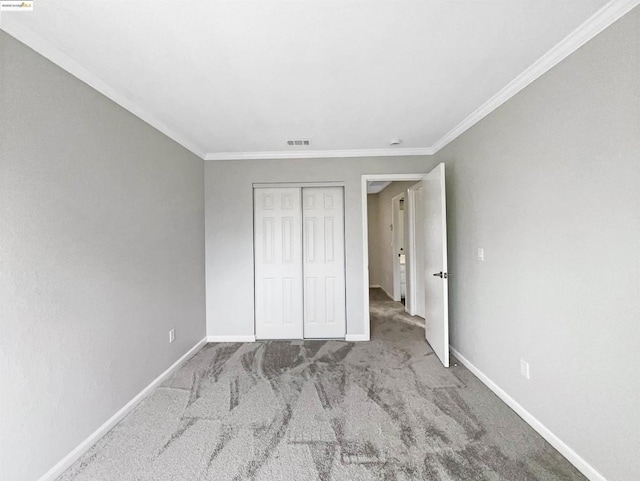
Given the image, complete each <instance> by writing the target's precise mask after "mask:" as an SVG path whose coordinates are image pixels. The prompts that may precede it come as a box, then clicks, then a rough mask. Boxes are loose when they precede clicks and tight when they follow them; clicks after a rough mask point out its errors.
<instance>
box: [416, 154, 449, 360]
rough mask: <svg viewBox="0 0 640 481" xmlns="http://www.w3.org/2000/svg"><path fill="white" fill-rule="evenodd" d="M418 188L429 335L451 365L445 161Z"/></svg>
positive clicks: (418, 235) (418, 243) (419, 240)
mask: <svg viewBox="0 0 640 481" xmlns="http://www.w3.org/2000/svg"><path fill="white" fill-rule="evenodd" d="M416 187H417V188H416V189H415V191H416V196H415V203H416V209H415V229H416V256H420V257H421V259H420V261H422V262H417V263H416V264H417V266H420V268H421V269H424V272H423V273H424V277H423V279H424V287H423V289H424V318H425V337H426V339H427V342H428V343H429V345H430V346H431V348H432V349H433V351H434V352H435V353H436V355H437V356H438V358H439V359H440V361H441V362H442V364H443V365H444V366H445V367H449V280H448V277H449V275H448V273H447V212H446V200H445V199H446V197H445V194H446V192H445V184H444V164H439V165H438V166H437V167H436V168H435V169H433V170H432V171H431V172H429V173H428V174H427V175H426V176H425V178H424V179H423V180H422V181H420V182H419V183H418V184H416ZM419 231H420V232H419ZM423 240H424V243H423ZM423 262H424V263H423ZM421 287H422V286H421Z"/></svg>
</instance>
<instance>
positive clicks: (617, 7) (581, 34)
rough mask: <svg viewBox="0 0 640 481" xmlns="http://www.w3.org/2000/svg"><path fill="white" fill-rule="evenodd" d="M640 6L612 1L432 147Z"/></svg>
mask: <svg viewBox="0 0 640 481" xmlns="http://www.w3.org/2000/svg"><path fill="white" fill-rule="evenodd" d="M637 5H640V0H612V1H610V2H609V3H607V4H606V5H605V6H604V7H602V8H601V9H600V10H598V11H597V12H596V13H595V14H593V15H592V16H591V17H589V18H588V19H587V20H586V21H585V22H584V23H582V25H580V26H579V27H578V28H576V29H575V30H574V31H573V32H571V33H570V34H569V35H567V36H566V37H565V38H564V39H563V40H561V41H560V42H559V43H558V44H556V45H555V46H554V47H553V48H551V49H550V50H549V51H548V52H547V53H545V54H544V55H543V56H542V57H540V58H539V59H538V60H536V61H535V62H534V63H533V64H531V65H530V66H529V67H528V68H527V69H526V70H524V71H523V72H522V73H521V74H520V75H518V76H517V77H516V78H514V79H513V80H512V81H511V82H509V83H508V84H507V85H506V86H505V87H503V88H502V89H501V90H500V91H499V92H498V93H496V94H495V95H494V96H493V97H491V98H490V99H489V100H487V101H486V102H485V103H483V104H482V105H481V106H480V107H478V108H477V109H476V110H475V111H474V112H472V113H471V115H469V116H468V117H467V118H465V119H464V120H463V121H462V122H460V123H459V124H458V125H456V126H455V127H454V128H453V129H452V130H450V131H449V132H447V133H446V134H445V135H444V136H443V137H442V138H440V139H439V140H438V141H436V142H435V143H434V144H433V145H432V146H431V148H430V150H431V151H432V152H433V153H434V154H435V153H436V152H438V151H439V150H440V149H442V148H443V147H444V146H446V145H447V144H449V143H450V142H452V141H453V140H454V139H456V138H457V137H458V136H460V135H462V134H463V133H464V132H465V131H467V130H468V129H470V128H471V127H472V126H473V125H475V124H476V123H478V122H479V121H480V120H482V119H483V118H485V117H486V116H487V115H489V114H490V113H491V112H493V111H494V110H495V109H497V108H498V107H500V106H501V105H502V104H503V103H505V102H506V101H507V100H509V99H510V98H511V97H513V96H514V95H516V94H517V93H518V92H520V91H521V90H523V89H524V88H525V87H526V86H528V85H529V84H531V83H532V82H533V81H535V80H537V79H538V78H540V77H541V76H542V75H544V74H545V73H547V72H548V71H549V70H550V69H551V68H553V67H554V66H555V65H557V64H558V63H560V62H561V61H562V60H564V59H565V58H567V57H568V56H569V55H571V54H572V53H573V52H575V51H576V50H578V49H579V48H580V47H582V46H583V45H584V44H585V43H587V42H588V41H589V40H591V39H592V38H593V37H595V36H596V35H598V34H599V33H600V32H602V31H603V30H604V29H605V28H607V27H608V26H610V25H611V24H612V23H614V22H615V21H616V20H618V19H619V18H621V17H622V16H624V15H625V14H626V13H628V12H630V11H631V9H632V8H634V7H635V6H637Z"/></svg>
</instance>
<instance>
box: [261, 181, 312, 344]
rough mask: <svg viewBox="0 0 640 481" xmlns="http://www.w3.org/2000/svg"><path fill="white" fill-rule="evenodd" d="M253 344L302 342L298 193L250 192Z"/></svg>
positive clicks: (288, 190) (285, 190)
mask: <svg viewBox="0 0 640 481" xmlns="http://www.w3.org/2000/svg"><path fill="white" fill-rule="evenodd" d="M254 256H255V323H256V338H257V339H302V337H303V322H302V319H303V311H302V207H301V190H300V188H289V187H287V188H257V189H254Z"/></svg>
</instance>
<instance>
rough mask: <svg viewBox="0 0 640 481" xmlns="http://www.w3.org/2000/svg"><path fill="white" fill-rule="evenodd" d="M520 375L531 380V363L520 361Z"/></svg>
mask: <svg viewBox="0 0 640 481" xmlns="http://www.w3.org/2000/svg"><path fill="white" fill-rule="evenodd" d="M520 374H522V375H523V376H524V377H526V378H527V379H529V363H528V362H527V361H525V360H524V359H520Z"/></svg>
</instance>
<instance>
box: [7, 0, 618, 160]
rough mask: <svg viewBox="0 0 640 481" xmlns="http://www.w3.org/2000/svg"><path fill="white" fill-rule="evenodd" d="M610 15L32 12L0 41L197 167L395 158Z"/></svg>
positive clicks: (511, 4) (518, 3) (525, 7)
mask: <svg viewBox="0 0 640 481" xmlns="http://www.w3.org/2000/svg"><path fill="white" fill-rule="evenodd" d="M616 3H617V4H620V3H625V1H621V0H616V1H614V2H609V3H608V5H607V6H606V7H605V9H603V10H606V8H609V9H611V5H612V4H616ZM626 3H630V2H629V1H628V0H626ZM605 4H607V2H606V1H605V0H536V1H533V0H491V1H483V0H473V1H462V0H448V1H445V0H439V1H434V0H422V1H417V0H368V1H364V0H341V1H334V0H260V1H243V0H226V1H223V0H214V1H212V0H209V1H204V0H191V1H189V2H176V1H175V0H174V1H168V0H135V1H126V2H124V1H118V0H108V1H107V0H104V1H98V0H95V1H87V0H46V1H44V0H42V1H41V0H36V1H35V2H34V11H33V12H24V13H22V12H21V13H7V12H4V13H3V14H2V18H1V19H0V21H1V24H0V25H1V26H2V28H3V29H4V30H6V31H7V32H9V33H10V34H12V35H14V36H15V37H16V38H18V39H19V40H21V41H23V42H24V43H26V44H27V45H29V46H31V47H32V48H34V49H35V50H36V51H39V52H40V53H42V54H43V55H45V56H46V57H49V58H50V59H52V60H53V61H54V62H56V63H58V64H59V65H61V66H62V67H63V68H66V69H67V70H69V71H70V72H71V73H73V74H74V75H76V76H78V77H79V78H81V79H82V80H84V81H86V82H87V83H89V84H90V85H92V86H94V87H95V88H97V89H98V90H100V91H101V92H103V93H104V94H105V95H107V96H109V97H110V98H112V99H113V100H115V101H116V102H118V103H120V104H121V105H123V106H124V107H125V108H128V109H129V110H131V111H132V112H133V113H135V114H136V115H138V116H140V117H141V118H143V119H144V120H146V121H147V122H149V123H150V124H152V125H154V126H155V127H157V128H158V129H160V130H161V131H163V132H165V133H166V134H168V135H169V136H171V137H172V138H174V139H175V140H177V141H178V142H180V143H181V144H183V145H184V146H185V147H187V148H189V149H190V150H192V151H193V152H195V153H196V154H198V155H200V156H202V157H207V158H243V157H244V158H246V157H256V158H260V157H278V156H316V155H317V156H322V155H327V156H331V155H333V156H338V155H339V156H349V155H369V154H370V155H383V154H389V153H391V154H392V155H393V154H398V155H402V154H411V153H430V152H433V151H434V150H436V149H437V148H438V147H441V146H442V145H443V144H444V143H446V142H447V141H448V140H451V138H452V137H454V136H455V135H457V133H456V132H457V131H459V130H461V129H464V128H466V127H468V125H467V124H470V123H473V115H475V116H476V117H478V115H479V114H478V112H476V113H475V114H474V111H476V110H477V109H479V108H480V107H482V106H483V104H485V103H486V104H485V107H482V108H483V109H484V110H486V112H484V113H482V115H485V114H486V113H487V112H488V111H489V110H491V109H493V108H495V106H497V105H499V103H500V102H499V101H496V100H495V99H496V98H497V97H496V98H494V99H493V100H491V99H492V97H494V96H495V95H496V94H498V97H500V95H502V96H503V97H504V95H507V96H510V95H511V94H512V93H515V92H516V91H517V90H519V88H522V86H524V85H526V83H528V82H530V81H531V80H533V79H534V78H535V76H537V75H539V74H540V73H542V72H543V71H544V70H542V71H540V72H538V73H536V72H533V74H529V73H527V76H528V78H527V79H526V82H525V83H524V84H523V81H522V80H519V81H520V83H521V84H522V85H520V87H518V88H515V87H513V86H511V87H509V86H508V84H509V83H510V82H511V81H513V80H514V79H515V78H516V77H518V76H519V75H520V74H522V73H523V72H525V71H526V70H527V69H528V68H529V72H531V71H532V70H531V68H530V66H531V65H532V64H534V62H536V60H538V59H540V58H541V57H543V56H544V55H545V54H546V53H547V52H548V51H549V50H550V49H552V48H553V47H554V46H555V45H556V44H558V43H559V42H561V41H563V39H565V37H567V36H568V35H569V34H571V33H572V32H574V31H575V30H576V29H577V28H578V27H580V26H581V25H582V24H583V23H584V22H585V21H587V20H588V19H589V18H590V17H592V16H593V15H594V14H596V12H598V10H599V9H600V8H601V7H603V6H605ZM598 16H600V17H602V16H603V15H602V10H601V11H600V12H599V13H598V15H596V16H595V17H594V18H596V17H598ZM593 23H594V21H593V18H592V20H591V24H593ZM600 23H602V22H600ZM586 25H589V24H586ZM581 28H582V29H583V30H584V29H585V26H584V25H583V26H582V27H581ZM593 30H594V28H593V27H590V31H591V33H590V35H591V36H593V35H594V34H595V33H593ZM600 30H601V28H600ZM578 31H580V29H578ZM596 33H597V32H596ZM575 37H576V34H575V32H574V34H573V38H575ZM570 38H571V37H570ZM585 41H586V40H585ZM582 43H584V41H582ZM573 44H574V45H573V47H572V48H573V49H575V48H577V46H579V45H580V42H576V41H574V42H573ZM556 50H558V48H556ZM565 50H566V49H565ZM552 53H553V52H552ZM556 57H557V55H556ZM558 60H559V58H556V59H555V62H557V61H558ZM547 63H549V62H547ZM549 66H551V64H549V65H548V66H547V67H546V68H548V67H549ZM538 70H540V69H538ZM522 78H524V77H522ZM513 85H515V84H513ZM505 86H507V87H508V88H507V89H504V88H505ZM503 89H504V90H503ZM509 89H511V90H513V91H514V92H509ZM505 92H506V93H505ZM498 100H500V99H498ZM503 100H504V99H502V101H503ZM488 101H490V102H489V103H487V102H488ZM492 102H493V106H491V105H489V104H491V103H492ZM481 110H482V109H481ZM470 115H471V117H469V116H470ZM465 119H466V120H465ZM470 119H471V120H470ZM465 125H466V127H465ZM456 129H457V130H456ZM458 133H459V132H458ZM396 137H399V138H401V139H402V143H401V144H400V145H399V146H397V147H390V146H389V141H390V140H391V139H393V138H396ZM298 138H302V139H311V140H312V145H311V146H310V147H296V146H294V147H289V146H287V144H286V141H287V140H288V139H298ZM309 150H311V151H312V152H311V153H308V151H309Z"/></svg>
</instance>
